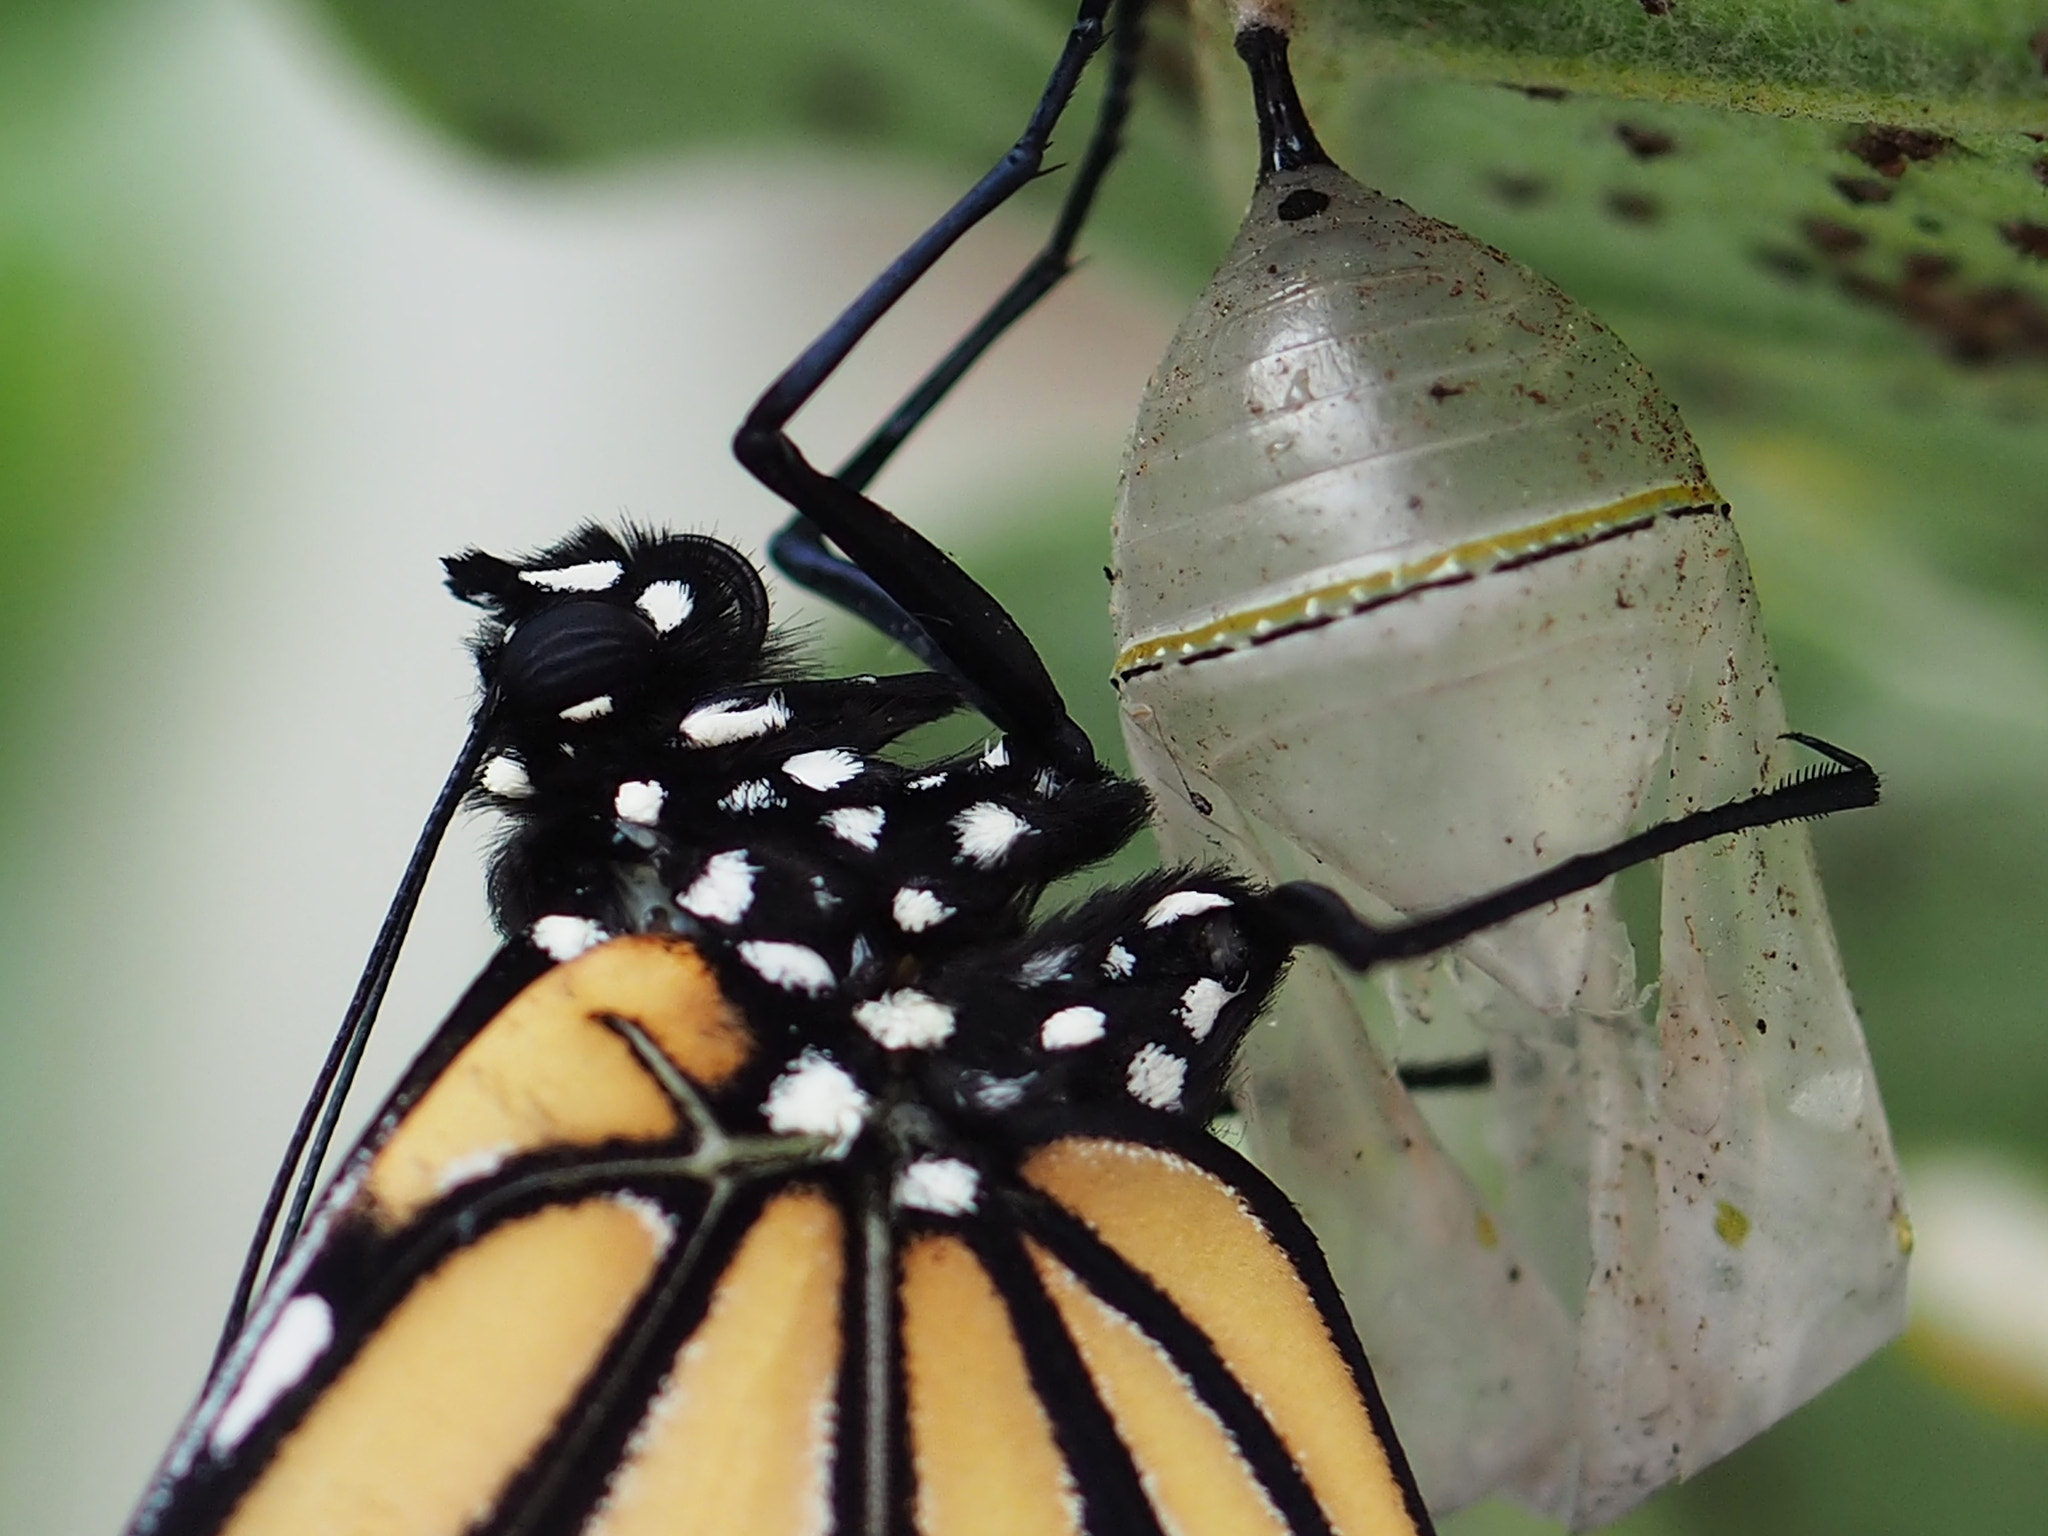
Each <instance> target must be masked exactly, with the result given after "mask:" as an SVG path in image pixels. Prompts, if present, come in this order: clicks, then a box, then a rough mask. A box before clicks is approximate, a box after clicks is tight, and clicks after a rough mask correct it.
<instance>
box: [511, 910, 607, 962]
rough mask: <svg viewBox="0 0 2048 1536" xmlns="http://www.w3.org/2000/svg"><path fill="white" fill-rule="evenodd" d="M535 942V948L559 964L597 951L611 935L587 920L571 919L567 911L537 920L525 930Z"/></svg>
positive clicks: (584, 918)
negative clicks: (594, 950) (590, 951)
mask: <svg viewBox="0 0 2048 1536" xmlns="http://www.w3.org/2000/svg"><path fill="white" fill-rule="evenodd" d="M526 933H527V937H528V938H530V939H532V940H533V944H534V948H536V949H538V950H539V951H540V952H541V953H542V954H544V955H546V956H547V957H548V958H549V959H550V960H552V961H554V962H555V963H556V964H557V965H560V964H562V963H563V962H565V961H569V960H574V959H575V958H576V957H577V956H578V955H580V954H583V953H584V952H585V951H587V950H592V949H595V948H597V946H598V945H600V944H602V943H604V941H605V940H607V939H609V938H610V937H611V935H610V934H609V933H606V932H605V931H604V929H603V928H602V927H600V926H599V925H598V924H596V923H593V922H592V921H591V920H590V919H589V918H587V917H572V916H570V915H569V914H567V913H565V912H554V913H550V914H549V915H548V916H546V917H541V918H535V919H534V923H533V926H532V927H531V928H529V929H527V930H526Z"/></svg>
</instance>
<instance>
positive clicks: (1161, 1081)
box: [1124, 1044, 1188, 1109]
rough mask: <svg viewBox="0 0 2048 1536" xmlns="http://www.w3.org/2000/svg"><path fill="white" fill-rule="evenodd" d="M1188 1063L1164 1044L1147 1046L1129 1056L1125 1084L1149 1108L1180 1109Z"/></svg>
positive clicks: (1133, 1096) (1132, 1095) (1133, 1095)
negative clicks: (1129, 1060) (1129, 1062)
mask: <svg viewBox="0 0 2048 1536" xmlns="http://www.w3.org/2000/svg"><path fill="white" fill-rule="evenodd" d="M1187 1080H1188V1064H1187V1063H1186V1062H1185V1061H1182V1060H1181V1059H1180V1057H1178V1056H1176V1055H1174V1054H1173V1052H1171V1051H1169V1050H1167V1049H1165V1048H1164V1047H1163V1046H1157V1045H1149V1044H1148V1045H1146V1046H1144V1047H1143V1048H1142V1049H1141V1050H1140V1051H1139V1052H1138V1054H1137V1055H1135V1056H1133V1057H1132V1058H1131V1065H1130V1069H1129V1070H1128V1071H1127V1072H1125V1074H1124V1086H1125V1087H1126V1088H1128V1089H1129V1090H1130V1094H1131V1097H1132V1098H1134V1099H1136V1100H1137V1101H1138V1102H1139V1103H1140V1104H1143V1105H1145V1106H1146V1107H1147V1108H1149V1109H1179V1108H1180V1095H1181V1089H1182V1088H1183V1087H1185V1086H1186V1084H1187Z"/></svg>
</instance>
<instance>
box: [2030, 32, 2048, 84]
mask: <svg viewBox="0 0 2048 1536" xmlns="http://www.w3.org/2000/svg"><path fill="white" fill-rule="evenodd" d="M2027 52H2029V53H2031V54H2032V55H2033V56H2034V62H2035V63H2036V64H2038V65H2039V66H2040V67H2041V73H2042V74H2044V75H2048V27H2043V28H2042V29H2041V30H2040V31H2038V32H2036V33H2035V34H2034V35H2033V36H2032V37H2030V38H2028V39H2027Z"/></svg>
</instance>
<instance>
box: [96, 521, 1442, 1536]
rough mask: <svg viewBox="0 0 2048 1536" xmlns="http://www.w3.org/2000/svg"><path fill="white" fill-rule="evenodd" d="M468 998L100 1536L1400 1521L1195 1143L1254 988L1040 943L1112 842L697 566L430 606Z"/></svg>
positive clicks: (1122, 935)
mask: <svg viewBox="0 0 2048 1536" xmlns="http://www.w3.org/2000/svg"><path fill="white" fill-rule="evenodd" d="M450 572H451V584H452V585H453V586H454V587H455V590H456V591H457V592H458V593H459V594H460V595H462V596H464V597H465V598H467V599H469V600H471V601H473V602H477V603H479V604H480V605H482V606H483V607H484V608H485V609H486V611H487V613H488V615H489V618H488V620H487V622H486V625H485V628H484V631H483V633H482V635H481V636H480V638H479V641H478V644H477V652H478V657H479V661H480V664H481V666H482V670H483V673H484V678H485V684H486V692H487V698H490V699H492V700H494V701H495V713H494V715H493V718H494V719H495V720H497V721H498V722H500V723H499V724H498V725H497V726H496V727H495V728H494V729H495V730H496V736H495V738H494V740H493V743H492V756H491V757H490V760H489V761H488V763H487V764H486V766H485V768H484V771H483V773H482V775H481V782H482V784H483V785H484V789H483V791H482V798H483V799H484V800H486V801H487V802H488V803H490V804H492V805H493V806H495V807H496V808H497V809H498V810H500V811H501V812H503V813H504V814H505V816H506V818H507V822H508V825H509V828H510V830H509V832H508V834H507V837H506V839H505V841H504V843H503V845H502V847H501V850H500V853H499V856H498V859H497V863H496V866H495V869H494V874H493V894H494V898H495V900H496V904H497V907H498V910H499V912H500V914H501V918H502V920H503V921H504V923H505V926H506V928H507V931H508V932H509V933H512V934H514V935H515V937H514V938H513V939H512V941H511V942H510V943H509V944H508V946H507V948H506V949H505V951H504V952H503V953H502V954H501V955H500V956H499V958H498V960H497V961H496V962H495V963H494V964H493V965H492V966H491V968H490V969H489V970H488V971H487V972H486V973H485V975H484V976H483V977H482V978H481V979H480V980H479V981H478V982H477V983H476V985H475V986H474V987H473V988H472V990H471V992H470V994H469V995H468V997H466V998H465V999H464V1000H463V1002H462V1003H461V1004H460V1005H459V1006H458V1007H457V1009H456V1010H455V1012H454V1014H453V1016H452V1017H451V1018H450V1019H449V1021H448V1022H447V1023H446V1024H445V1025H444V1026H443V1028H442V1030H441V1031H440V1033H439V1034H438V1035H437V1037H436V1038H435V1040H434V1041H433V1042H432V1044H430V1046H429V1047H428V1049H427V1051H426V1052H425V1054H424V1055H423V1056H422V1058H421V1059H420V1061H419V1062H417V1063H416V1064H415V1066H414V1067H413V1068H412V1070H411V1071H410V1073H409V1074H408V1075H407V1077H406V1078H405V1080H404V1081H403V1082H401V1084H400V1085H399V1087H398V1088H397V1090H396V1091H395V1093H394V1094H393V1096H392V1098H391V1099H390V1101H389V1102H388V1103H387V1105H386V1106H385V1108H384V1110H383V1111H382V1113H380V1114H379V1115H378V1116H377V1117H376V1119H375V1121H374V1122H373V1126H372V1129H371V1132H370V1133H369V1135H368V1136H367V1138H366V1139H365V1140H364V1142H363V1143H362V1144H361V1145H360V1146H359V1147H358V1148H356V1149H355V1151H354V1152H353V1153H351V1154H350V1156H349V1157H348V1158H347V1159H346V1160H345V1161H344V1163H343V1164H342V1166H341V1169H340V1172H339V1173H338V1175H337V1176H336V1178H335V1180H334V1181H333V1183H332V1185H331V1186H330V1187H329V1189H328V1191H327V1193H326V1194H325V1195H324V1196H323V1197H322V1199H321V1201H320V1202H319V1203H318V1205H317V1206H316V1208H315V1212H314V1216H313V1220H312V1222H311V1223H310V1225H309V1226H308V1228H307V1231H306V1233H305V1235H304V1237H303V1238H302V1239H301V1241H300V1242H299V1243H298V1244H297V1245H296V1246H295V1247H294V1248H293V1249H292V1250H291V1251H290V1252H289V1253H288V1254H287V1255H286V1256H285V1257H284V1259H283V1260H282V1261H281V1263H280V1264H279V1267H278V1270H277V1272H276V1273H275V1274H274V1275H273V1277H272V1278H271V1281H270V1283H269V1285H268V1287H267V1289H266V1293H265V1295H264V1297H263V1299H262V1301H261V1303H260V1305H259V1306H258V1308H257V1309H256V1311H255V1313H254V1314H253V1316H252V1317H251V1319H250V1321H249V1323H248V1325H247V1326H246V1328H245V1329H244V1330H243V1333H242V1335H241V1337H240V1338H239V1340H238V1341H237V1343H236V1344H235V1346H234V1347H233V1349H232V1350H231V1351H230V1352H229V1354H228V1355H227V1357H226V1358H225V1359H224V1361H223V1363H222V1365H221V1368H220V1369H219V1371H218V1372H217V1374H216V1377H215V1379H214V1381H213V1382H212V1383H211V1384H210V1385H209V1386H208V1388H207V1390H206V1393H205V1395H204V1397H203V1398H202V1400H201V1402H200V1404H199V1406H198V1407H197V1409H196V1410H195V1411H194V1413H193V1415H192V1417H191V1419H190V1421H189V1422H188V1424H187V1426H186V1428H185V1430H184V1431H183V1433H182V1434H181V1436H180V1438H179V1440H178V1442H177V1444H176V1445H175V1446H174V1448H173V1450H172V1453H171V1455H170V1457H169V1459H168V1460H167V1462H166V1464H165V1466H164V1468H163V1470H162V1472H161V1473H160V1475H159V1477H158V1479H157V1481H156V1483H155V1485H154V1486H153V1487H152V1489H151V1490H150V1491H149V1493H148V1495H147V1496H146V1498H145V1501H144V1504H143V1506H142V1509H141V1511H140V1513H139V1515H138V1517H137V1519H136V1522H135V1526H134V1528H133V1529H134V1531H135V1533H136V1536H144V1533H147V1536H197V1533H202V1532H224V1533H225V1532H232V1533H236V1536H286V1533H290V1536H302V1533H308V1532H321V1533H335V1536H399V1533H405V1536H455V1533H461V1532H479V1533H490V1536H512V1533H542V1532H545V1533H556V1532H580V1533H587V1536H627V1533H639V1532H662V1533H677V1532H687V1533H693V1536H694V1533H703V1536H713V1533H732V1536H785V1533H786V1536H796V1533H823V1532H843V1533H861V1536H882V1533H893V1532H902V1531H915V1532H918V1533H922V1536H950V1533H956V1532H957V1533H967V1532H977V1533H978V1532H987V1533H1015V1536H1040V1533H1043V1536H1052V1533H1075V1536H1080V1533H1095V1536H1108V1533H1115V1536H1142V1533H1147V1532H1157V1533H1163V1532H1167V1531H1172V1532H1177V1533H1204V1532H1215V1533H1217V1536H1226V1533H1227V1536H1244V1533H1253V1532H1272V1533H1276V1536H1282V1533H1295V1536H1299V1533H1321V1532H1331V1533H1345V1536H1368V1533H1381V1532H1399V1533H1407V1536H1414V1533H1417V1532H1420V1531H1426V1530H1427V1529H1428V1517H1427V1515H1426V1514H1425V1513H1424V1511H1423V1509H1422V1506H1421V1502H1420V1499H1419V1497H1418V1495H1417V1493H1416V1490H1415V1487H1414V1484H1413V1482H1412V1480H1411V1479H1410V1477H1409V1476H1408V1472H1407V1469H1406V1466H1405V1464H1404V1462H1403V1460H1402V1457H1401V1453H1400V1450H1399V1448H1398V1446H1397V1445H1396V1443H1395V1441H1394V1439H1393V1436H1392V1432H1391V1429H1390V1427H1389V1426H1388V1424H1387V1421H1386V1416H1385V1413H1384V1410H1383V1409H1382V1407H1381V1405H1380V1402H1379V1399H1378V1397H1377V1395H1376V1393H1375V1391H1374V1388H1373V1385H1372V1378H1371V1374H1370V1372H1369V1370H1368V1369H1367V1367H1366V1363H1365V1361H1364V1358H1363V1356H1362V1355H1361V1354H1360V1352H1359V1348H1358V1344H1357V1341H1356V1339H1355V1337H1354V1335H1353V1333H1352V1330H1351V1327H1350V1324H1349V1322H1348V1320H1347V1319H1346V1316H1345V1313H1344V1310H1343V1307H1342V1305H1341V1303H1340V1301H1339V1300H1338V1298H1337V1296H1336V1293H1335V1290H1334V1288H1333V1285H1332V1283H1331V1281H1330V1278H1329V1275H1328V1273H1327V1271H1326V1270H1325V1268H1324V1266H1323V1263H1322V1260H1321V1257H1320V1255H1319V1253H1318V1251H1317V1249H1316V1246H1315V1243H1314V1241H1313V1239H1312V1238H1311V1237H1310V1236H1309V1234H1308V1232H1307V1230H1306V1229H1305V1228H1304V1227H1303V1226H1302V1224H1301V1222H1300V1220H1299V1218H1298V1217H1297V1216H1296V1215H1295V1213H1294V1211H1293V1209H1292V1207H1291V1206H1290V1205H1289V1204H1288V1203H1287V1201H1286V1200H1285V1199H1284V1198H1283V1197H1282V1196H1281V1195H1280V1194H1279V1193H1278V1192H1277V1191H1276V1190H1275V1189H1274V1188H1273V1187H1272V1186H1271V1185H1270V1184H1269V1183H1268V1182H1267V1181H1266V1180H1265V1179H1264V1178H1263V1177H1262V1176H1260V1175H1259V1174H1258V1173H1257V1172H1256V1171H1255V1170H1253V1169H1252V1168H1251V1167H1250V1166H1249V1165H1248V1164H1246V1163H1245V1162H1244V1161H1243V1159H1242V1158H1240V1157H1238V1156H1237V1155H1236V1154H1235V1153H1234V1152H1232V1151H1231V1150H1229V1149H1228V1148H1227V1147H1225V1146H1223V1145H1221V1144H1220V1143H1218V1142H1216V1141H1215V1140H1214V1139H1213V1138H1211V1137H1210V1136H1209V1135H1208V1134H1207V1131H1206V1125H1207V1122H1208V1121H1209V1120H1210V1118H1211V1117H1212V1115H1213V1114H1214V1113H1215V1112H1216V1111H1217V1110H1218V1109H1219V1108H1221V1107H1222V1106H1223V1103H1224V1087H1225V1078H1226V1074H1227V1072H1228V1071H1229V1068H1230V1063H1231V1059H1232V1056H1233V1054H1234V1053H1235V1050H1236V1047H1237V1044H1238V1041H1239V1040H1240V1039H1241V1037H1242V1035H1243V1033H1244V1031H1245V1030H1246V1029H1247V1028H1248V1027H1250V1026H1251V1024H1252V1023H1253V1021H1254V1019H1255V1018H1256V1017H1257V1015H1258V1013H1259V1010H1260V1009H1261V1007H1262V1006H1263V1004H1264V1002H1265V1000H1266V998H1267V996H1268V994H1269V993H1270V991H1271V989H1272V987H1273V986H1274V984H1275V982H1276V981H1277V979H1278V973H1279V970H1280V967H1281V965H1282V964H1283V963H1284V959H1285V956H1286V954H1287V952H1288V950H1287V946H1286V945H1285V944H1284V943H1276V942H1274V941H1273V940H1272V939H1271V938H1270V937H1268V936H1265V935H1263V934H1262V933H1261V932H1260V931H1259V929H1258V923H1257V919H1256V911H1257V903H1256V900H1255V899H1254V897H1253V894H1252V893H1251V892H1249V891H1248V890H1246V889H1245V888H1243V887H1241V886H1239V885H1237V884H1235V883H1234V882H1232V881H1230V880H1229V879H1227V878H1220V877H1210V876H1203V875H1197V874H1191V873H1186V872H1181V873H1166V874H1160V875H1155V876H1153V877H1150V878H1148V879H1146V880H1143V881H1140V882H1138V883H1136V884H1133V885H1130V886H1127V887H1123V888H1120V889H1117V890H1113V891H1109V892H1106V893H1103V894H1100V895H1098V896H1096V897H1094V898H1092V899H1091V900H1089V901H1087V902H1085V903H1083V904H1082V905H1080V906H1079V907H1077V908H1074V909H1071V910H1069V911H1066V912H1063V913H1060V914H1057V915H1054V916H1052V917H1049V918H1045V919H1042V920H1039V919H1034V917H1033V915H1032V909H1033V906H1034V904H1035V903H1036V902H1037V900H1038V898H1039V896H1040V895H1041V893H1042V892H1043V890H1044V888H1045V886H1046V885H1047V883H1048V882H1050V881H1052V880H1054V879H1057V878H1059V877H1060V876H1062V875H1064V874H1067V873H1069V872H1071V871H1073V870H1075V869H1077V868H1080V867H1082V866H1084V865H1086V864H1088V863H1090V862H1093V861H1094V860H1095V859H1097V858H1100V857H1101V856H1102V855H1103V854H1105V853H1107V852H1109V851H1111V850H1113V849H1114V848H1116V847H1117V846H1119V845H1121V844H1122V843H1123V842H1124V841H1125V840H1126V839H1127V838H1128V837H1129V836H1130V835H1131V833H1132V832H1133V831H1134V830H1135V828H1136V826H1137V825H1138V824H1139V822H1140V820H1141V819H1142V817H1143V814H1144V809H1145V805H1144V800H1143V797H1142V794H1141V792H1139V791H1138V790H1136V789H1135V788H1133V787H1132V786H1130V785H1128V784H1127V783H1124V782H1123V781H1121V780H1118V779H1116V778H1115V777H1113V776H1111V775H1109V774H1108V773H1107V772H1104V771H1100V770H1097V771H1095V772H1093V773H1076V772H1074V771H1072V770H1071V769H1070V768H1069V769H1060V768H1055V767H1054V766H1052V765H1051V763H1050V762H1048V761H1045V760H1042V759H1040V758H1038V757H1037V756H1035V755H1034V754H1033V753H1032V752H1031V751H1029V750H1028V748H1026V747H1025V746H1023V745H1022V744H1020V743H1018V742H1016V741H1014V740H1012V741H1002V740H999V741H996V742H994V743H993V744H992V745H990V746H988V747H987V748H986V749H984V750H981V751H977V752H974V753H971V754H968V755H966V756H962V757H956V758H952V759H948V760H945V761H941V762H935V763H919V764H904V763H900V762H897V761H894V760H892V759H890V758H888V757H885V756H882V755H880V753H881V751H882V749H884V748H885V747H887V746H888V745H889V743H890V742H892V741H893V740H894V739H895V738H896V737H897V736H899V735H900V734H901V733H902V732H903V731H905V730H907V729H909V728H911V727H913V726H916V725H919V724H923V723H925V722H927V721H929V720H931V719H933V718H935V717H937V716H939V715H942V714H945V713H948V712H950V711H951V710H953V709H955V708H956V707H958V706H959V704H960V702H961V700H960V698H959V695H958V693H957V692H956V690H955V688H954V685H953V684H951V683H949V682H947V681H945V680H943V679H940V678H937V677H934V676H932V675H929V674H915V675H909V676H904V677H890V678H856V679H833V680H820V679H816V678H811V677H806V676H803V675H801V674H800V673H799V672H797V671H796V670H795V669H794V668H793V667H792V666H791V665H790V664H789V663H788V661H787V659H786V652H785V651H784V649H783V648H782V647H780V646H779V645H778V643H777V642H776V641H775V640H774V638H773V637H772V636H771V634H770V632H769V630H768V628H767V625H766V603H765V597H764V595H763V594H762V591H761V588H760V585H759V581H758V578H757V577H756V576H755V574H754V572H753V569H752V567H751V566H750V565H749V564H748V563H747V562H746V561H745V559H744V558H743V557H741V556H739V555H738V554H737V553H736V552H734V551H732V550H731V549H729V548H727V547H726V546H724V545H721V544H717V543H715V542H713V541H710V540H705V539H698V538H690V537H660V538H657V537H653V536H648V535H642V534H635V533H628V534H626V535H624V536H617V535H613V534H610V533H607V532H603V531H600V530H594V529H593V530H586V531H584V532H583V533H580V534H578V535H576V536H574V537H573V538H571V539H569V540H567V541H565V542H564V543H562V544H560V545H558V546H556V547H555V548H553V549H550V550H547V551H544V552H543V553H541V554H539V555H537V556H535V557H534V558H532V559H531V560H527V561H519V562H514V561H503V560H496V559H492V558H489V557H485V556H481V555H474V554H472V555H469V556H464V557H462V558H460V559H458V560H455V561H452V562H451V563H450Z"/></svg>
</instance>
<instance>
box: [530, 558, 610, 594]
mask: <svg viewBox="0 0 2048 1536" xmlns="http://www.w3.org/2000/svg"><path fill="white" fill-rule="evenodd" d="M625 574H626V568H625V567H624V566H623V565H620V564H619V562H618V561H616V560H591V561H587V562H585V563H584V564H582V565H558V566H556V567H555V568H554V569H553V570H547V571H521V572H520V573H519V579H520V580H521V581H523V582H525V583H526V584H527V585H528V586H533V587H539V588H540V589H541V590H542V591H543V592H603V591H607V590H609V589H610V588H612V587H615V586H617V585H618V583H619V578H620V577H621V576H623V575H625Z"/></svg>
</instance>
